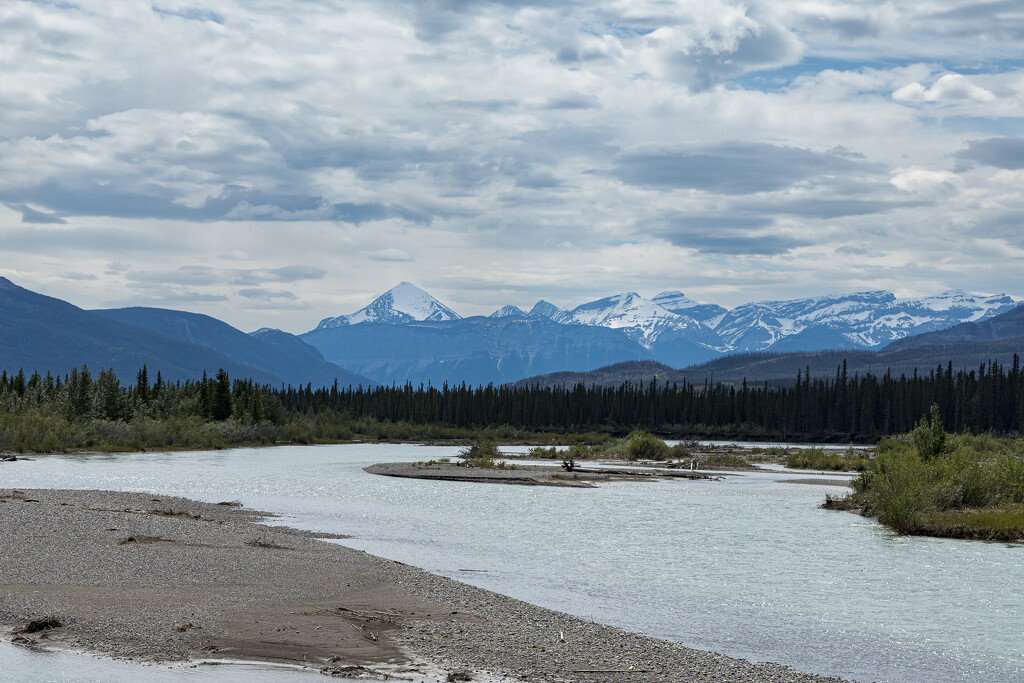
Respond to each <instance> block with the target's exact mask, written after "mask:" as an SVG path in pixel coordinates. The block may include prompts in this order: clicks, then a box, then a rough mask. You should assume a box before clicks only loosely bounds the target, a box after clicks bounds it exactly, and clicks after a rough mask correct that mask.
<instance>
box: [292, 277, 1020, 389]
mask: <svg viewBox="0 0 1024 683" xmlns="http://www.w3.org/2000/svg"><path fill="white" fill-rule="evenodd" d="M1018 303H1019V302H1018V301H1017V300H1015V299H1013V298H1012V297H1009V296H1007V295H1004V294H999V295H995V296H993V295H987V294H971V293H967V292H963V291H960V290H954V291H949V292H945V293H942V294H939V295H937V296H932V297H924V298H916V299H899V298H897V297H896V296H895V295H894V294H893V293H891V292H886V291H869V292H859V293H853V294H835V295H826V296H820V297H810V298H804V299H794V300H787V301H762V302H754V303H748V304H743V305H741V306H737V307H735V308H733V309H731V310H730V309H726V308H724V307H722V306H719V305H716V304H709V303H701V302H698V301H695V300H693V299H691V298H689V297H687V296H686V295H685V294H683V293H682V292H679V291H665V292H661V293H660V294H658V295H656V296H654V297H652V298H650V299H648V298H645V297H642V296H640V295H639V294H637V293H636V292H627V293H623V294H616V295H614V296H609V297H605V298H602V299H597V300H595V301H590V302H587V303H584V304H581V305H579V306H576V307H574V308H571V309H563V308H560V307H558V306H556V305H554V304H552V303H550V302H547V301H544V300H541V301H538V302H537V303H536V304H535V305H534V306H533V308H531V309H530V310H529V311H524V310H523V309H521V308H518V307H516V306H512V305H506V306H503V307H502V308H499V309H498V310H496V311H495V312H494V313H492V314H491V315H489V316H473V317H467V318H463V317H462V316H460V315H459V314H458V313H456V312H455V311H454V310H453V309H452V308H450V307H448V306H446V305H445V304H443V303H441V302H440V301H438V300H437V299H435V298H434V297H433V296H431V295H430V294H428V293H427V292H425V291H423V290H421V289H419V288H418V287H416V286H414V285H412V284H410V283H408V282H403V283H401V284H399V285H397V286H396V287H394V288H392V289H391V290H389V291H388V292H385V293H384V294H383V295H381V296H379V297H378V298H376V299H375V300H374V301H373V302H371V303H370V304H369V305H367V306H365V307H364V308H361V309H360V310H358V311H356V312H355V313H352V314H350V315H341V316H337V317H331V318H325V319H324V320H323V321H321V322H320V324H319V325H318V326H317V327H316V328H315V329H314V330H311V331H310V332H307V333H305V334H303V335H300V337H301V338H302V339H303V340H304V341H306V342H308V343H309V344H310V345H312V346H314V347H316V348H317V349H319V350H320V351H321V352H322V353H323V354H324V357H325V358H326V359H327V360H329V361H332V362H334V363H336V364H338V365H340V366H342V367H345V368H347V369H349V370H352V371H353V372H357V373H360V374H363V375H366V376H369V377H371V378H373V379H375V380H377V381H380V382H383V383H392V382H397V383H400V384H401V383H404V382H407V381H409V382H413V383H414V384H415V383H420V382H432V383H434V384H435V385H439V384H441V383H443V382H449V383H452V382H454V383H458V382H461V381H465V382H467V383H469V384H487V383H490V382H493V383H496V384H498V383H505V382H511V381H516V380H519V379H521V378H523V377H527V376H536V375H542V374H546V373H551V372H557V371H588V370H593V369H594V368H597V367H601V366H603V365H610V364H614V363H617V362H622V361H654V362H657V363H661V364H664V365H666V366H670V367H675V368H681V367H688V366H693V365H699V364H704V363H709V362H714V361H715V359H718V358H722V357H725V356H733V355H735V354H749V353H756V352H769V353H773V354H777V353H782V352H788V351H800V352H808V351H810V352H822V351H826V350H843V351H873V350H879V349H882V348H883V347H885V346H886V345H888V344H890V343H893V342H895V341H898V340H904V339H907V338H914V336H915V335H921V334H926V333H931V332H936V333H937V332H939V331H943V330H948V329H949V328H952V327H954V326H957V325H964V324H973V323H976V322H979V321H985V320H988V319H990V318H993V317H994V316H998V315H1000V314H1002V313H1005V312H1007V311H1010V310H1013V309H1014V308H1016V306H1017V305H1018Z"/></svg>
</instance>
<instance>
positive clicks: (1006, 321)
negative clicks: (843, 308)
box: [515, 306, 1024, 386]
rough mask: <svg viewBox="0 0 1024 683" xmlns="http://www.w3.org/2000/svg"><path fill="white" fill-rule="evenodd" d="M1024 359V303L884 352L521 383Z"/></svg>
mask: <svg viewBox="0 0 1024 683" xmlns="http://www.w3.org/2000/svg"><path fill="white" fill-rule="evenodd" d="M1015 355H1016V356H1018V357H1024V306H1018V307H1017V308H1014V309H1011V310H1009V311H1007V312H1005V313H1002V314H1000V315H998V316H996V317H994V318H988V319H985V320H981V321H978V322H967V323H963V324H961V325H957V326H956V327H952V328H949V329H947V330H941V331H938V332H930V333H926V334H921V335H917V336H914V337H906V338H904V339H900V340H897V341H895V342H893V343H892V344H889V345H888V346H886V347H884V348H883V349H880V350H862V349H847V350H825V351H812V352H802V353H801V352H790V353H773V352H754V353H744V354H735V355H729V356H723V357H721V358H717V359H714V360H711V361H708V362H706V363H700V364H695V365H691V366H689V367H686V368H681V369H675V368H670V367H666V366H665V365H662V364H659V363H655V362H653V361H640V362H635V361H626V362H622V363H617V364H614V365H610V366H606V367H602V368H598V369H596V370H594V371H591V372H558V373H551V374H547V375H540V376H536V377H528V378H525V379H522V380H519V381H518V382H516V383H515V384H516V386H530V385H540V386H574V385H576V384H578V383H582V384H585V385H590V384H597V385H599V386H615V385H618V384H621V383H622V382H627V381H628V382H630V383H632V384H646V383H647V382H650V381H651V380H652V379H657V381H658V382H659V383H660V382H666V381H667V382H676V383H682V382H683V381H686V382H690V383H698V384H699V383H703V382H705V381H710V382H733V383H739V382H742V381H743V380H747V381H748V382H763V381H771V382H777V381H782V382H789V381H792V380H793V379H795V378H796V375H797V373H798V372H800V373H806V372H810V374H811V376H812V377H819V378H831V377H834V376H835V374H836V372H837V369H838V368H839V367H840V365H841V364H842V363H844V362H845V363H846V365H847V374H848V375H853V374H857V373H859V374H861V375H864V374H865V373H869V372H870V373H872V374H874V375H875V376H882V375H884V374H885V373H887V372H890V373H892V374H893V375H894V376H897V377H898V376H899V375H900V374H906V375H908V376H909V375H912V374H913V373H914V372H915V371H916V372H919V373H921V374H928V373H929V372H931V371H932V370H935V369H936V368H938V367H942V368H946V367H948V366H952V368H953V370H954V371H959V370H964V371H968V372H970V371H975V370H979V368H980V366H982V365H984V364H987V363H990V362H995V363H999V364H1000V365H1003V366H1006V367H1010V366H1011V365H1012V363H1013V358H1014V356H1015Z"/></svg>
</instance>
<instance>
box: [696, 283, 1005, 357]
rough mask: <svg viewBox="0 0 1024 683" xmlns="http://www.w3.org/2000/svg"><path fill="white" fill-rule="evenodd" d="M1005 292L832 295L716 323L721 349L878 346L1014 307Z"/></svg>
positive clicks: (755, 306)
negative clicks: (900, 296)
mask: <svg viewBox="0 0 1024 683" xmlns="http://www.w3.org/2000/svg"><path fill="white" fill-rule="evenodd" d="M1016 305H1017V302H1016V301H1014V299H1012V298H1011V297H1008V296H1005V295H1001V294H1000V295H996V296H989V295H984V294H968V293H966V292H963V291H959V290H956V291H949V292H944V293H942V294H939V295H937V296H932V297H925V298H920V299H897V298H896V297H895V295H893V293H892V292H886V291H873V292H857V293H854V294H835V295H827V296H821V297H811V298H807V299H794V300H788V301H761V302H757V303H750V304H744V305H742V306H737V307H736V308H734V309H732V310H731V311H729V312H728V313H726V314H725V315H724V316H723V317H722V319H721V321H720V322H719V323H718V324H717V325H716V326H715V331H716V332H717V333H718V335H719V336H720V337H721V339H722V342H723V345H722V347H721V350H722V351H761V350H765V349H769V348H774V349H777V350H786V351H791V350H797V349H799V350H808V351H809V350H818V349H824V348H877V347H880V346H883V345H885V344H888V343H889V342H891V341H894V340H896V339H902V338H904V337H908V336H911V335H915V334H922V333H924V332H931V331H934V330H940V329H945V328H947V327H952V326H953V325H957V324H959V323H962V322H974V321H977V320H983V319H986V318H990V317H992V316H994V315H998V314H999V313H1003V312H1005V311H1008V310H1010V309H1011V308H1013V307H1015V306H1016Z"/></svg>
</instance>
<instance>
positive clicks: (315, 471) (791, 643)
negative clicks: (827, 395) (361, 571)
mask: <svg viewBox="0 0 1024 683" xmlns="http://www.w3.org/2000/svg"><path fill="white" fill-rule="evenodd" d="M457 451H458V449H457V448H450V447H435V446H415V445H382V444H361V445H342V446H306V447H301V446H297V447H291V446H287V447H279V448H266V449H237V450H229V451H210V452H187V453H170V454H168V453H134V454H119V455H71V456H42V457H37V458H34V459H33V460H31V461H19V462H17V463H5V464H4V465H3V466H2V467H0V487H17V488H80V489H112V490H128V491H150V492H154V493H162V494H169V495H180V496H185V497H189V498H195V499H199V500H205V501H210V502H219V501H224V500H239V501H241V502H243V503H244V504H245V505H246V506H247V507H251V508H256V509H262V510H268V511H272V512H276V513H278V514H279V515H281V516H280V517H279V518H278V520H277V521H279V522H280V523H282V524H288V525H290V526H295V527H300V528H306V529H315V530H320V531H329V532H335V533H343V534H350V535H352V536H354V538H351V539H347V540H344V541H340V542H342V543H344V544H345V545H349V546H351V547H355V548H359V549H362V550H366V551H368V552H371V553H374V554H377V555H380V556H383V557H388V558H391V559H395V560H399V561H402V562H406V563H408V564H412V565H415V566H418V567H422V568H424V569H426V570H428V571H431V572H435V573H438V574H443V575H445V576H451V577H455V578H457V579H459V580H461V581H465V582H467V583H472V584H474V585H477V586H481V587H483V588H488V589H491V590H494V591H498V592H500V593H504V594H507V595H511V596H513V597H516V598H520V599H523V600H526V601H529V602H532V603H535V604H539V605H543V606H545V607H550V608H553V609H557V610H562V611H565V612H569V613H572V614H575V615H578V616H581V617H585V618H588V619H593V620H596V621H600V622H604V623H609V624H613V625H616V626H621V627H624V628H627V629H630V630H634V631H639V632H643V633H646V634H650V635H653V636H656V637H660V638H666V639H671V640H675V641H678V642H681V643H683V644H686V645H689V646H692V647H696V648H701V649H706V650H714V651H718V652H724V653H727V654H730V655H734V656H739V657H745V658H748V659H751V660H756V661H775V662H780V663H783V664H787V665H789V666H792V667H793V668H795V669H797V670H800V671H808V672H817V673H827V674H834V675H840V676H844V677H847V678H851V679H856V680H865V681H868V680H871V681H920V680H934V681H962V680H979V681H981V680H984V681H1004V680H1005V681H1017V680H1024V635H1022V630H1021V625H1022V624H1024V594H1022V592H1021V591H1020V590H1019V588H1020V587H1021V586H1024V546H1021V545H1017V544H1004V543H982V542H970V541H960V540H946V539H931V538H910V537H900V536H896V535H895V534H893V533H891V532H889V531H888V530H886V529H885V528H883V527H881V526H879V525H878V524H876V523H875V522H873V521H871V520H868V519H864V518H862V517H859V516H857V515H853V514H850V513H845V512H830V511H825V510H821V509H819V507H818V506H819V505H820V503H821V502H822V501H823V500H824V497H825V495H826V493H831V494H833V495H841V494H843V493H844V491H845V490H846V489H845V487H843V486H842V481H843V478H842V477H834V480H835V481H836V485H835V486H822V485H809V484H797V483H784V481H782V480H785V479H804V478H807V477H808V476H809V475H808V474H806V473H787V472H780V471H771V472H767V471H766V472H757V473H743V474H738V475H735V476H727V477H725V478H724V479H723V480H721V481H665V482H639V483H635V482H617V483H609V484H607V485H603V486H601V487H600V488H597V489H562V488H548V487H520V486H499V485H487V484H473V483H462V482H436V481H425V480H410V479H393V478H386V477H379V476H373V475H368V474H366V473H364V472H363V471H362V467H364V466H365V465H368V464H372V463H375V462H385V461H403V460H405V461H411V460H428V459H433V458H439V457H445V456H453V455H454V454H455V453H456V452H457ZM465 570H473V571H465ZM51 656H52V655H51ZM65 656H66V657H73V656H72V655H65ZM32 657H36V658H38V655H30V654H27V653H24V652H22V651H20V650H18V649H16V648H13V647H12V646H10V645H3V647H0V667H2V668H4V669H6V670H8V671H9V670H12V669H10V668H9V667H16V666H20V667H22V668H21V670H23V671H29V670H34V669H33V667H37V668H38V666H40V665H39V664H38V661H39V660H38V659H32ZM89 660H90V662H91V664H90V665H95V666H98V667H100V671H99V673H96V674H92V673H90V674H88V675H85V674H83V675H82V676H81V677H80V678H75V677H74V675H71V676H70V677H59V676H55V677H53V678H47V677H46V676H47V672H46V671H37V673H38V676H36V677H35V678H34V679H33V680H40V681H42V680H76V681H77V680H102V679H104V678H107V679H110V678H121V676H120V675H117V674H115V673H114V672H113V671H111V672H108V673H109V674H110V675H106V676H104V675H103V671H102V667H103V666H104V664H103V662H104V661H106V660H101V659H98V658H89ZM33 662H35V663H33ZM97 662H98V664H97ZM114 664H117V666H129V665H125V664H121V663H110V666H113V665H114ZM136 668H138V670H139V671H141V672H142V674H140V675H145V674H146V673H147V672H150V673H151V676H149V677H151V678H152V679H153V680H164V678H162V677H164V676H168V675H173V676H193V675H202V672H200V673H198V674H194V673H191V672H192V671H195V670H190V671H189V672H181V671H180V670H179V671H178V672H177V673H172V674H169V673H168V672H167V670H166V669H151V668H150V669H142V668H141V667H136ZM222 673H226V671H224V670H222ZM245 673H246V676H247V677H248V680H253V679H254V677H255V678H256V679H260V680H290V679H293V678H294V679H299V678H302V679H303V680H307V676H306V674H299V673H295V672H290V671H281V670H272V669H267V668H259V669H257V670H255V671H248V672H245ZM90 676H91V677H90ZM174 680H178V679H177V678H175V679H174ZM182 680H184V678H183V679H182ZM188 680H192V679H191V678H189V679H188Z"/></svg>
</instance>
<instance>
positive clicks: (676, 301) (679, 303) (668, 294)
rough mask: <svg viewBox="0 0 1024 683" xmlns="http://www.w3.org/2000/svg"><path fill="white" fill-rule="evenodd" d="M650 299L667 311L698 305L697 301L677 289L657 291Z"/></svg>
mask: <svg viewBox="0 0 1024 683" xmlns="http://www.w3.org/2000/svg"><path fill="white" fill-rule="evenodd" d="M651 301H653V302H654V303H656V304H658V305H659V306H661V307H663V308H665V309H667V310H669V311H681V310H684V309H687V308H693V307H694V306H698V305H699V302H697V301H694V300H693V299H691V298H690V297H688V296H686V295H685V294H683V293H682V292H680V291H679V290H677V289H670V290H667V291H664V292H658V293H657V294H656V295H655V296H654V298H653V299H651Z"/></svg>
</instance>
